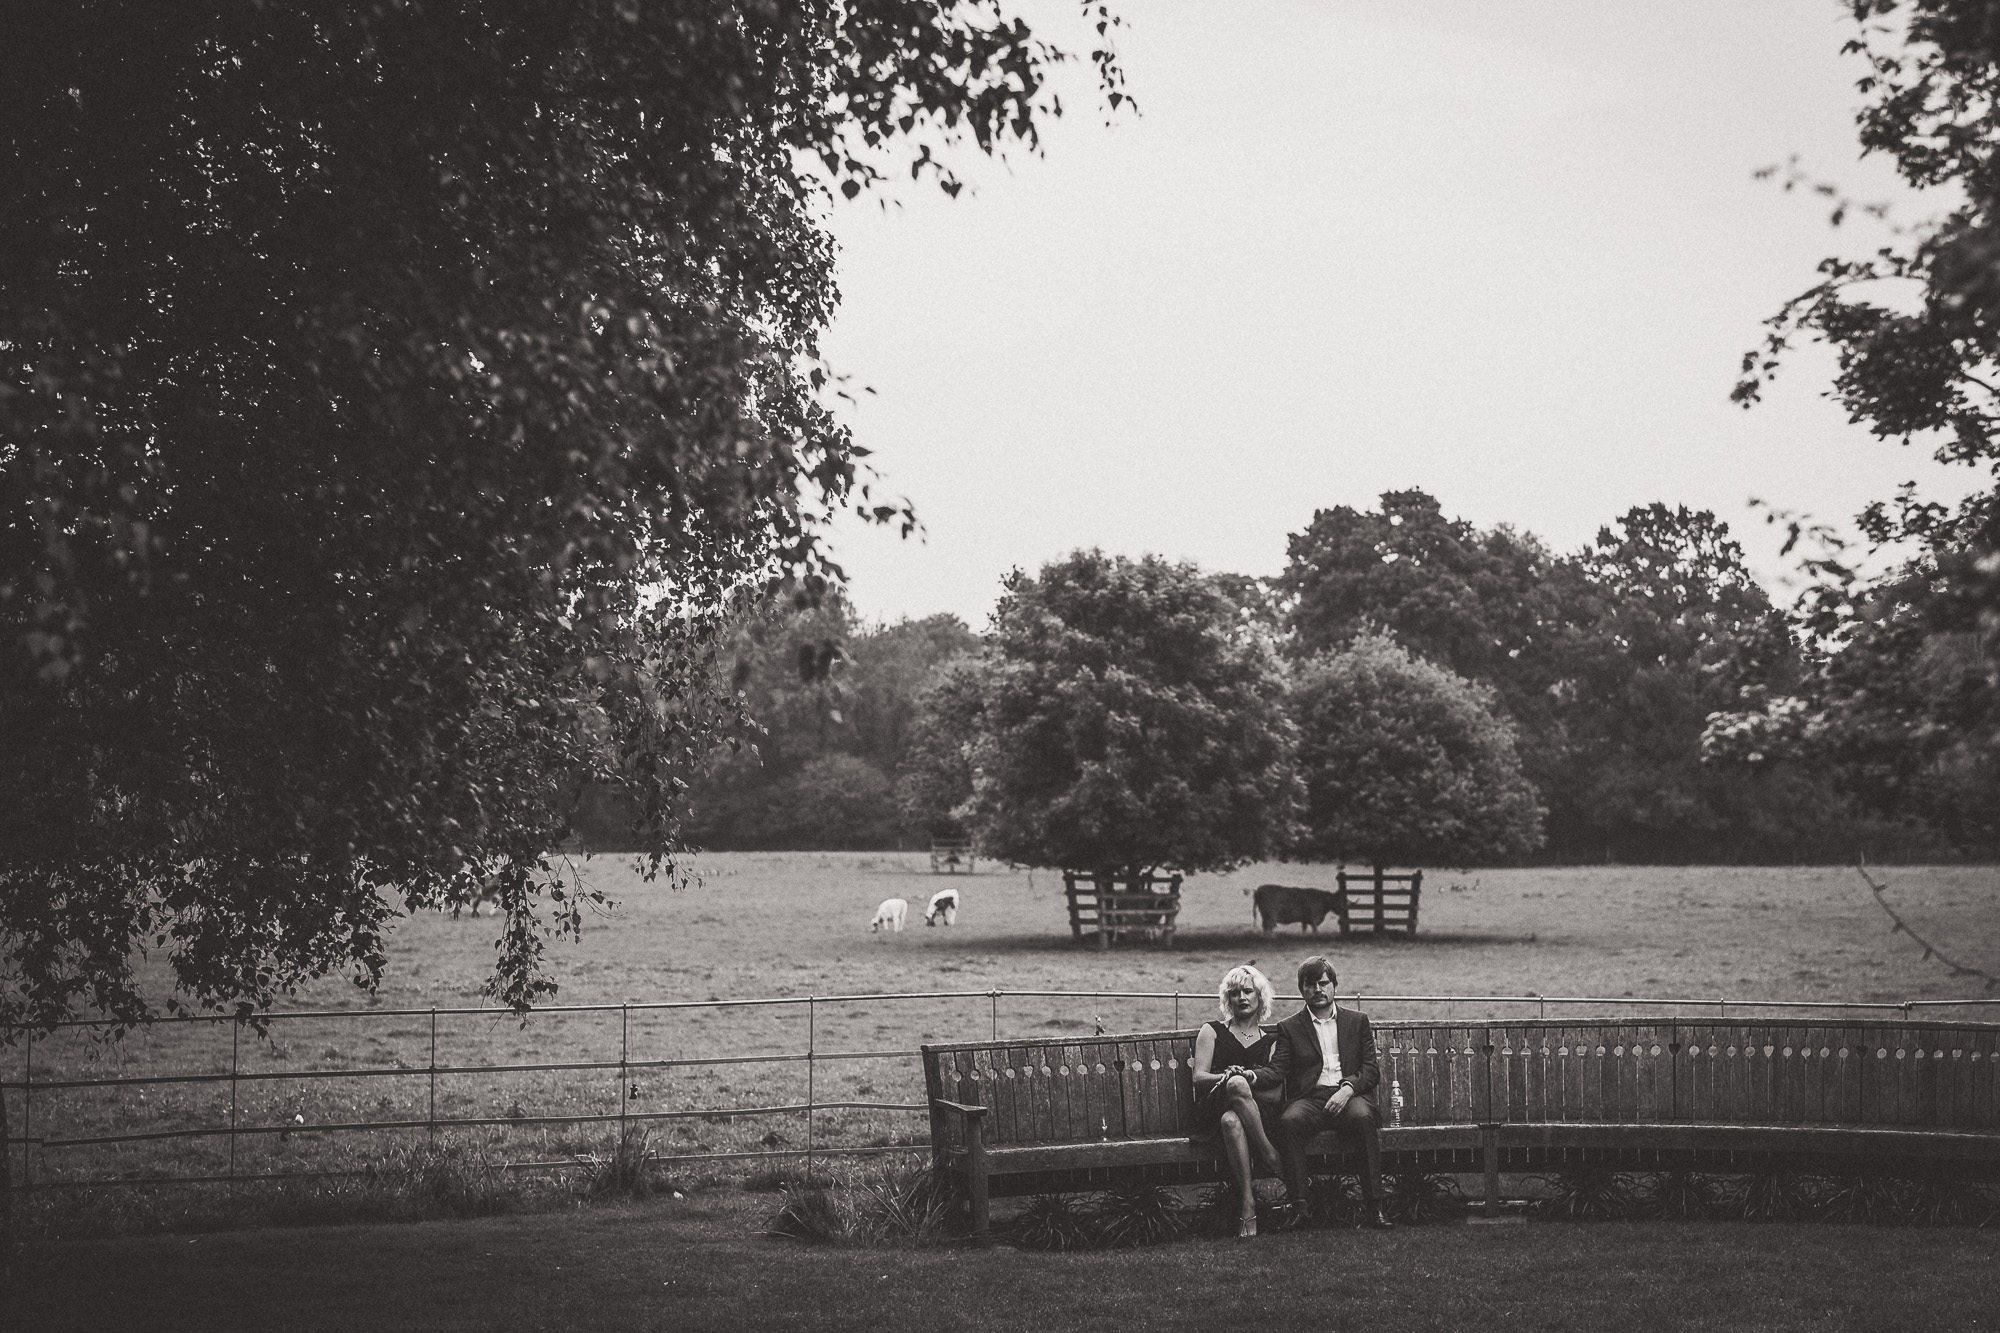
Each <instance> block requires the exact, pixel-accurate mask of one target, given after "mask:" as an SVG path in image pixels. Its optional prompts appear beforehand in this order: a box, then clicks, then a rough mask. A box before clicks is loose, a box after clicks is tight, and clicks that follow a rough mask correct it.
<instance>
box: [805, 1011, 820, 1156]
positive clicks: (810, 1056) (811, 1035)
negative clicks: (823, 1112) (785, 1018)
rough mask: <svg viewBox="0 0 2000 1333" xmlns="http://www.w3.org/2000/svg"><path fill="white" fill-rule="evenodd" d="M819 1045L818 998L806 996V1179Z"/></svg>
mask: <svg viewBox="0 0 2000 1333" xmlns="http://www.w3.org/2000/svg"><path fill="white" fill-rule="evenodd" d="M818 1045H819V1000H818V998H817V997H815V996H810V995H809V996H807V997H806V1179H807V1180H808V1181H810V1180H811V1179H812V1174H813V1086H814V1085H813V1067H814V1064H815V1054H816V1050H815V1048H816V1047H817V1046H818Z"/></svg>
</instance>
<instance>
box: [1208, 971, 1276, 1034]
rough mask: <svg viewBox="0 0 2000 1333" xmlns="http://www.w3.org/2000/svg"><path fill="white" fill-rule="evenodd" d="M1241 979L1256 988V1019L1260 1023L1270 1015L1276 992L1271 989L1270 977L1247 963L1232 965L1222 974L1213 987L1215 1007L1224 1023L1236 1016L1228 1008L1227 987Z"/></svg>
mask: <svg viewBox="0 0 2000 1333" xmlns="http://www.w3.org/2000/svg"><path fill="white" fill-rule="evenodd" d="M1241 981H1247V982H1249V983H1250V984H1251V985H1253V986H1255V987H1256V988H1257V1021H1258V1022H1259V1023H1262V1022H1263V1021H1264V1020H1265V1019H1267V1018H1269V1017H1270V1016H1271V1009H1272V1006H1274V1005H1275V1004H1277V1002H1278V993H1277V992H1276V991H1274V990H1272V989H1271V979H1270V978H1269V977H1267V976H1265V975H1264V974H1263V973H1262V972H1259V971H1258V970H1257V969H1256V968H1254V967H1252V966H1250V964H1248V963H1245V964H1244V965H1243V966H1241V967H1232V968H1230V969H1229V970H1228V971H1227V972H1225V973H1223V974H1222V984H1221V985H1219V986H1217V987H1216V988H1215V999H1216V1009H1217V1010H1218V1011H1219V1012H1220V1013H1221V1014H1222V1021H1223V1022H1225V1023H1227V1022H1229V1021H1230V1020H1231V1019H1232V1018H1234V1017H1235V1016H1236V1015H1235V1014H1234V1013H1232V1012H1231V1011H1230V1008H1229V988H1230V987H1231V986H1233V985H1235V984H1236V983H1238V982H1241Z"/></svg>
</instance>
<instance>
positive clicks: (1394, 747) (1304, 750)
mask: <svg viewBox="0 0 2000 1333" xmlns="http://www.w3.org/2000/svg"><path fill="white" fill-rule="evenodd" d="M1292 716H1293V718H1294V719H1295V720H1296V721H1297V723H1298V728H1299V768H1300V771H1301V773H1302V774H1303V775H1304V778H1305V782H1306V792H1307V805H1306V820H1305V825H1306V831H1305V834H1304V836H1303V837H1302V838H1301V839H1300V840H1299V843H1298V847H1297V850H1298V851H1299V852H1301V853H1303V854H1306V855H1309V856H1313V857H1318V858H1321V859H1328V860H1332V859H1342V860H1345V859H1349V858H1355V859H1363V860H1367V861H1369V862H1372V863H1374V864H1376V865H1389V864H1397V865H1424V864H1433V865H1434V864H1438V863H1444V864H1450V865H1469V864H1474V863H1490V862H1493V861H1505V860H1511V859H1513V858H1515V857H1519V856H1523V855H1525V854H1527V853H1528V852H1531V851H1533V850H1534V849H1535V848H1537V847H1539V846H1541V843H1542V814H1543V811H1542V807H1541V805H1540V803H1539V802H1538V801H1537V800H1536V799H1535V789H1534V787H1533V786H1532V785H1530V784H1529V782H1528V780H1527V779H1526V778H1524V777H1523V776H1522V775H1521V763H1520V760H1519V758H1518V757H1517V756H1516V754H1515V751H1514V728H1513V724H1512V723H1511V722H1510V721H1509V720H1508V719H1507V717H1506V716H1505V715H1504V713H1502V712H1500V711H1499V710H1498V708H1497V703H1496V701H1495V699H1494V697H1493V692H1492V690H1490V689H1489V688H1487V687H1485V686H1483V685H1479V684H1476V683H1474V682H1472V681H1469V680H1467V679H1466V678H1465V677H1463V676H1460V675H1458V674H1457V673H1455V672H1453V671H1450V670H1448V669H1447V668H1445V667H1442V666H1439V665H1437V664H1436V663H1433V662H1426V661H1424V660H1423V659H1422V658H1420V657H1414V656H1412V655H1411V654H1410V653H1409V652H1408V651H1407V650H1406V649H1404V648H1403V647H1402V646H1401V645H1399V644H1398V643H1397V642H1396V641H1395V640H1393V639H1391V638H1389V637H1388V636H1386V635H1383V634H1362V635H1359V636H1357V637H1356V638H1355V639H1354V640H1353V642H1351V643H1350V644H1349V645H1348V646H1347V647H1345V648H1341V649H1336V650H1331V651H1328V652H1325V653H1321V654H1319V655H1317V656H1314V657H1312V658H1309V659H1308V660H1306V661H1305V662H1303V663H1301V664H1299V666H1298V668H1297V672H1296V680H1295V682H1294V684H1293V686H1292Z"/></svg>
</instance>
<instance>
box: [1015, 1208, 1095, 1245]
mask: <svg viewBox="0 0 2000 1333" xmlns="http://www.w3.org/2000/svg"><path fill="white" fill-rule="evenodd" d="M1006 1235H1007V1239H1009V1240H1011V1241H1013V1242H1014V1243H1015V1244H1016V1245H1019V1246H1020V1247H1021V1248H1022V1249H1024V1250H1049V1251H1054V1252H1058V1253H1060V1252H1064V1251H1068V1250H1087V1249H1090V1248H1091V1247H1092V1246H1093V1245H1095V1244H1096V1242H1097V1234H1096V1230H1095V1228H1093V1227H1092V1226H1091V1224H1090V1218H1089V1217H1088V1216H1087V1215H1086V1214H1085V1213H1084V1212H1083V1211H1082V1210H1081V1209H1079V1208H1077V1207H1076V1205H1074V1204H1072V1203H1071V1202H1070V1200H1069V1196H1068V1195H1067V1194H1038V1195H1036V1196H1035V1197H1034V1198H1033V1199H1031V1200H1029V1201H1028V1206H1027V1207H1026V1208H1023V1209H1022V1210H1021V1211H1020V1212H1019V1213H1018V1214H1016V1215H1015V1217H1014V1220H1013V1221H1012V1222H1010V1223H1009V1224H1008V1225H1007V1230H1006Z"/></svg>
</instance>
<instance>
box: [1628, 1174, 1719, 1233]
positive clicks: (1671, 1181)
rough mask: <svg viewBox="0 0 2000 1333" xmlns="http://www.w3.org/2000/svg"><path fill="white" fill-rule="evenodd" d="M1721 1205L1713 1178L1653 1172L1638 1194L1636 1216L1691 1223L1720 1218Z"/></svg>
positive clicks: (1706, 1175) (1703, 1175) (1717, 1186)
mask: <svg viewBox="0 0 2000 1333" xmlns="http://www.w3.org/2000/svg"><path fill="white" fill-rule="evenodd" d="M1724 1202H1725V1195H1724V1191H1723V1189H1722V1187H1721V1186H1720V1185H1719V1184H1718V1183H1717V1180H1716V1178H1715V1177H1714V1176H1712V1175H1709V1174H1707V1173H1705V1172H1701V1171H1656V1172H1654V1173H1653V1174H1652V1175H1651V1176H1650V1177H1649V1178H1648V1179H1647V1180H1646V1183H1645V1186H1644V1189H1643V1191H1642V1192H1641V1195H1640V1199H1639V1213H1640V1215H1641V1216H1644V1217H1653V1218H1659V1219H1661V1220H1663V1221H1668V1222H1693V1221H1700V1220H1702V1219H1705V1218H1711V1217H1717V1216H1719V1215H1720V1213H1721V1210H1722V1208H1723V1205H1724Z"/></svg>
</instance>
